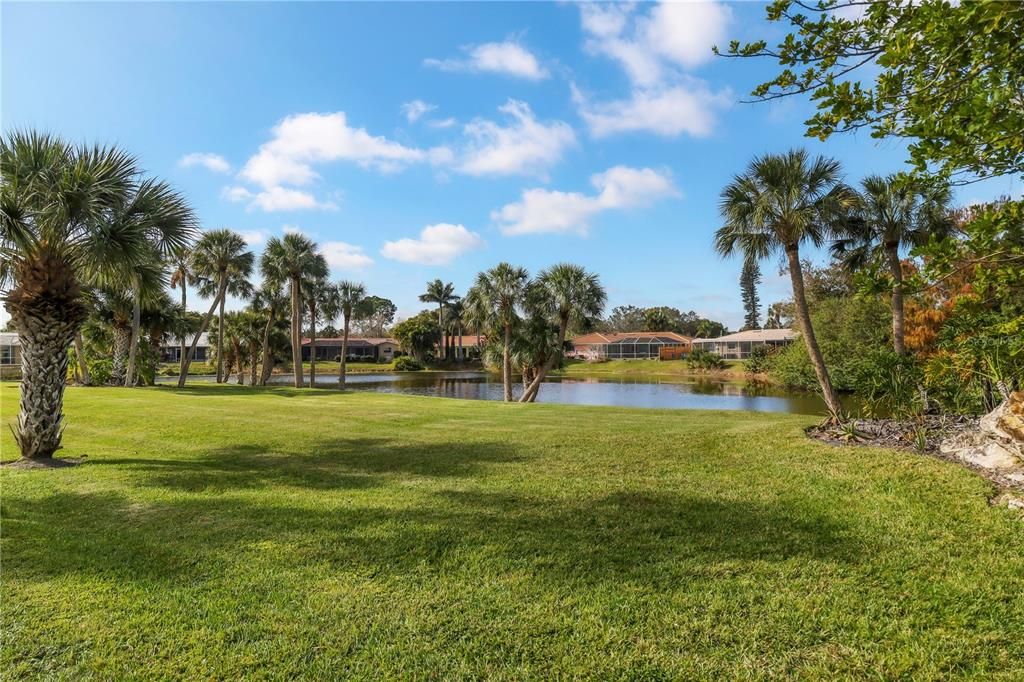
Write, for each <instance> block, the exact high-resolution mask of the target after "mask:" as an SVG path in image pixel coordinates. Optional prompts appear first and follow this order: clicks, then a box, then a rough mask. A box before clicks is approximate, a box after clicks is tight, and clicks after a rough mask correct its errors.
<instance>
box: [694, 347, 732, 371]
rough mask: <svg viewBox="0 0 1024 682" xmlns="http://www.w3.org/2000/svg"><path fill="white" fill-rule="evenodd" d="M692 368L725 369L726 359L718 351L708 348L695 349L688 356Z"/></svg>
mask: <svg viewBox="0 0 1024 682" xmlns="http://www.w3.org/2000/svg"><path fill="white" fill-rule="evenodd" d="M686 363H687V364H688V365H689V367H690V369H699V370H712V369H725V360H723V359H722V358H721V356H719V355H718V354H717V353H712V352H710V351H706V350H695V351H693V352H692V353H690V355H689V357H687V358H686Z"/></svg>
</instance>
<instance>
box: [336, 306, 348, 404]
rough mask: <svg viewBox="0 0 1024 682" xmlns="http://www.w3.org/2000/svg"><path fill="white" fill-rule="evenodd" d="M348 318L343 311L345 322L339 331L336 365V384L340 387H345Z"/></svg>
mask: <svg viewBox="0 0 1024 682" xmlns="http://www.w3.org/2000/svg"><path fill="white" fill-rule="evenodd" d="M348 318H349V313H345V324H344V325H342V326H343V327H344V328H343V329H342V332H341V358H339V359H340V360H341V363H340V366H339V367H338V385H339V386H341V387H342V388H345V357H346V356H347V355H348Z"/></svg>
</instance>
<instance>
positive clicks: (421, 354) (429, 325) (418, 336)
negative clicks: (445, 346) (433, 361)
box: [391, 310, 441, 360]
mask: <svg viewBox="0 0 1024 682" xmlns="http://www.w3.org/2000/svg"><path fill="white" fill-rule="evenodd" d="M391 334H392V336H394V337H395V339H397V340H398V342H399V343H400V344H401V345H402V350H404V351H406V352H407V353H411V354H412V355H413V357H414V358H416V359H419V360H423V359H425V358H426V357H427V356H428V355H429V354H430V353H431V352H432V351H433V348H434V344H436V343H437V342H438V341H439V340H440V339H441V329H440V327H438V326H437V313H435V312H433V311H431V310H424V311H423V312H421V313H419V314H418V315H414V316H413V317H410V318H408V319H406V320H402V321H401V322H399V323H398V324H396V325H395V326H394V327H393V328H392V329H391Z"/></svg>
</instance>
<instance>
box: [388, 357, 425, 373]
mask: <svg viewBox="0 0 1024 682" xmlns="http://www.w3.org/2000/svg"><path fill="white" fill-rule="evenodd" d="M421 369H423V365H421V364H420V363H418V362H416V361H415V360H413V359H412V358H410V357H409V356H408V355H403V356H402V357H400V358H398V359H397V360H395V371H397V372H418V371H420V370H421Z"/></svg>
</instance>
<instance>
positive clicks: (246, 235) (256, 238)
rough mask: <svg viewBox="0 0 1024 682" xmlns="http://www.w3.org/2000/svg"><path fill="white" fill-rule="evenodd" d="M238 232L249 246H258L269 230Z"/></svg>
mask: <svg viewBox="0 0 1024 682" xmlns="http://www.w3.org/2000/svg"><path fill="white" fill-rule="evenodd" d="M238 234H240V235H242V239H244V240H245V243H246V244H248V245H249V246H259V245H260V244H262V243H264V242H265V241H267V237H269V236H270V232H268V231H267V230H241V231H239V233H238Z"/></svg>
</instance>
